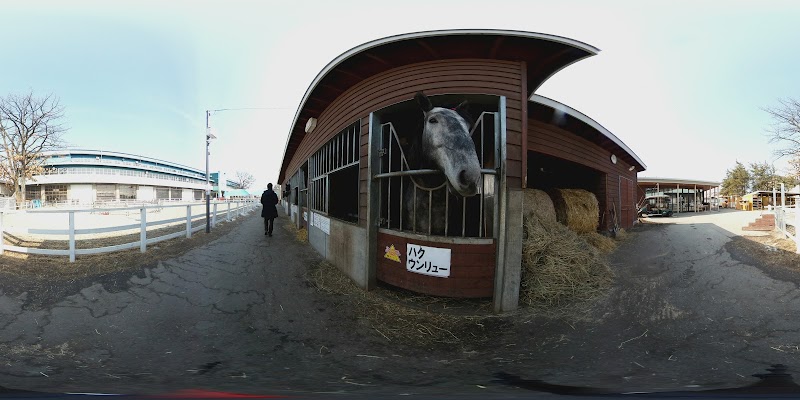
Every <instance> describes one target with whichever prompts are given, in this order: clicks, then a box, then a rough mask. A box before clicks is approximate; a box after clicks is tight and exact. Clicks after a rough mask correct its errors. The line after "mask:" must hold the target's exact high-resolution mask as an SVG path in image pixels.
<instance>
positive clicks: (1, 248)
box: [0, 211, 6, 255]
mask: <svg viewBox="0 0 800 400" xmlns="http://www.w3.org/2000/svg"><path fill="white" fill-rule="evenodd" d="M3 216H5V213H4V212H2V211H0V255H2V254H3V253H4V252H5V249H6V245H5V240H4V236H5V233H3Z"/></svg>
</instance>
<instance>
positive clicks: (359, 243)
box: [308, 213, 368, 289]
mask: <svg viewBox="0 0 800 400" xmlns="http://www.w3.org/2000/svg"><path fill="white" fill-rule="evenodd" d="M309 217H310V219H311V221H310V223H309V224H308V242H309V243H310V244H311V247H313V248H314V250H316V251H317V252H318V253H319V254H320V255H322V256H323V257H325V259H326V260H328V261H329V262H330V263H331V264H333V265H335V266H336V268H338V269H339V270H340V271H342V273H344V274H345V275H347V276H348V277H350V279H352V280H353V281H354V282H355V283H356V284H357V285H358V286H359V287H361V288H364V289H366V287H367V248H368V246H367V245H366V243H367V229H366V228H363V227H360V226H357V225H353V224H350V223H347V222H342V221H339V220H336V219H333V218H328V217H325V216H322V215H318V216H316V217H315V216H314V215H313V213H312V214H311V215H309ZM323 221H324V223H320V222H323ZM326 225H327V226H326ZM323 227H325V228H327V229H328V231H329V232H330V233H325V231H324V230H323V229H325V228H323Z"/></svg>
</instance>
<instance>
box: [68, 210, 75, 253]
mask: <svg viewBox="0 0 800 400" xmlns="http://www.w3.org/2000/svg"><path fill="white" fill-rule="evenodd" d="M69 262H75V211H70V212H69Z"/></svg>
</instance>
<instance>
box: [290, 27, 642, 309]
mask: <svg viewBox="0 0 800 400" xmlns="http://www.w3.org/2000/svg"><path fill="white" fill-rule="evenodd" d="M597 52H598V50H597V49H596V48H594V47H592V46H590V45H587V44H585V43H581V42H578V41H575V40H572V39H568V38H564V37H559V36H552V35H546V34H540V33H531V32H520V31H505V30H447V31H432V32H418V33H410V34H403V35H398V36H392V37H387V38H384V39H380V40H376V41H372V42H369V43H365V44H363V45H361V46H358V47H356V48H353V49H351V50H349V51H347V52H345V53H344V54H342V55H341V56H339V57H337V58H336V59H335V60H333V61H331V62H330V63H329V64H328V65H327V66H326V67H325V68H324V69H323V70H322V71H321V72H320V73H319V74H318V75H317V77H316V78H315V79H314V81H313V82H312V83H311V85H310V86H309V88H308V90H307V91H306V93H305V95H304V97H303V99H302V101H301V103H300V106H299V107H298V110H297V113H296V114H295V118H294V122H293V125H292V128H291V131H290V133H289V139H288V141H287V143H286V148H285V151H284V157H283V162H282V165H281V170H280V175H279V177H278V183H279V184H280V185H281V187H282V188H283V192H282V193H283V200H282V204H283V206H284V207H285V211H286V212H287V213H288V214H289V215H290V216H291V218H292V220H293V221H294V223H295V224H297V226H298V227H300V228H306V229H308V240H309V242H310V244H311V245H312V246H313V247H314V249H316V250H317V251H318V252H319V253H320V254H321V255H322V256H324V257H325V258H326V259H328V260H329V261H330V262H331V263H332V264H334V265H336V266H337V267H338V268H339V269H340V270H341V271H342V272H343V273H345V274H347V275H348V276H349V277H350V278H352V279H353V280H354V281H355V282H356V283H357V284H358V285H360V286H361V287H363V288H364V289H370V288H373V287H375V285H377V284H378V282H383V283H385V284H389V285H392V286H395V287H400V288H404V289H408V290H412V291H416V292H419V293H426V294H431V295H437V296H451V297H475V298H479V297H484V298H492V299H493V303H494V309H495V311H497V312H502V311H507V310H513V309H515V308H516V307H517V304H518V299H519V285H520V274H521V271H520V265H521V253H522V250H521V249H522V236H523V232H522V209H523V207H524V205H523V189H525V188H526V187H532V188H548V187H560V188H583V189H587V190H589V191H592V192H593V193H595V195H596V196H597V197H598V201H599V203H600V205H601V208H600V210H601V211H600V214H601V215H599V216H598V218H600V220H601V229H603V228H605V227H608V226H609V224H610V222H608V221H609V210H611V209H613V210H614V211H613V212H614V213H615V214H616V215H618V216H619V217H618V219H619V223H620V225H621V226H622V227H625V228H629V227H630V226H631V225H632V224H633V222H634V220H635V197H636V196H635V195H636V173H637V172H639V171H642V170H643V169H644V168H645V166H644V164H643V163H642V162H641V160H639V159H638V157H637V156H636V155H635V154H634V153H633V152H632V151H631V150H630V149H628V148H627V147H626V146H625V145H624V143H622V142H621V141H620V140H619V139H617V138H616V137H615V136H614V135H612V134H611V133H610V132H608V131H607V130H606V129H604V128H603V127H602V126H600V124H598V123H596V122H595V121H593V120H592V119H590V118H588V117H586V116H585V115H583V114H581V113H580V112H578V111H576V110H573V109H571V108H569V107H567V106H565V105H563V104H560V103H558V102H555V101H553V100H550V99H547V98H544V97H541V96H537V95H534V92H535V91H536V89H537V88H538V87H539V86H540V85H541V84H542V83H543V82H544V81H545V80H547V79H548V78H549V77H550V76H552V75H553V74H555V73H556V72H558V71H559V70H561V69H562V68H564V67H566V66H568V65H570V64H572V63H573V62H576V61H578V60H581V59H583V58H586V57H589V56H592V55H595V54H597ZM418 92H424V94H425V95H426V96H427V97H426V98H425V99H426V100H424V101H420V100H419V98H417V100H416V101H415V94H417V93H418ZM423 97H424V96H423ZM463 101H467V102H468V107H469V109H468V111H465V110H464V109H463V108H462V107H461V106H460V103H462V102H463ZM426 102H427V104H428V107H427V108H426V107H425V106H424V105H422V104H425V103H426ZM421 105H422V106H421ZM456 112H458V115H457V114H456ZM436 113H439V114H436ZM434 114H436V115H441V116H449V115H452V116H454V117H453V118H460V117H459V116H463V117H464V118H462V119H459V120H458V121H464V123H463V124H461V123H460V122H459V124H455V125H447V126H448V127H449V126H453V127H456V126H458V127H461V126H464V127H467V126H468V128H469V129H468V132H467V131H466V130H465V131H462V132H461V133H460V134H459V135H460V136H458V138H461V139H459V140H462V139H463V138H465V137H466V138H467V139H463V140H462V142H463V141H464V140H467V141H471V144H470V146H474V154H473V156H471V158H470V159H471V160H474V161H470V163H471V164H470V169H468V170H467V169H462V170H461V173H460V174H456V173H453V174H450V173H449V172H448V171H445V169H446V168H444V167H442V168H439V169H437V168H434V167H431V166H430V165H427V164H426V163H425V162H424V160H423V161H422V162H418V161H415V160H416V159H417V158H419V157H420V156H419V154H428V150H429V149H427V148H426V147H424V146H423V147H422V149H423V151H420V150H419V149H420V148H419V147H415V145H416V144H415V143H419V138H420V133H419V132H423V131H424V132H426V133H425V134H423V137H425V136H424V135H428V132H432V131H429V129H433V128H430V127H431V126H433V125H430V124H434V123H436V121H435V120H434V118H433V117H431V116H432V115H434ZM423 115H425V116H426V117H425V119H424V118H423ZM429 117H430V119H427V118H429ZM448 118H449V117H448ZM467 121H468V122H467ZM439 126H444V125H439ZM415 138H416V139H415ZM422 143H426V142H424V139H423V141H422ZM437 151H438V150H437ZM436 154H444V155H443V156H442V158H445V159H446V158H447V157H448V156H447V151H444V152H441V153H436ZM475 156H477V159H475ZM451 158H452V157H451ZM462 158H463V157H462ZM437 161H438V159H437ZM437 165H438V164H437ZM459 168H460V167H459ZM465 171H470V173H469V174H465ZM455 176H457V177H458V178H454V177H455ZM465 176H468V178H465ZM437 179H439V181H437ZM459 180H461V181H470V182H469V183H470V185H469V187H470V190H471V191H470V193H468V194H466V195H463V196H462V194H464V192H463V191H462V189H459V188H460V187H461V186H459V185H460V184H459V183H458V181H459ZM426 182H427V183H426ZM431 182H435V183H431ZM474 193H477V194H474Z"/></svg>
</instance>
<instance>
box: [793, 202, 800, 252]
mask: <svg viewBox="0 0 800 400" xmlns="http://www.w3.org/2000/svg"><path fill="white" fill-rule="evenodd" d="M794 252H795V253H797V254H800V204H797V203H795V206H794Z"/></svg>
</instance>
